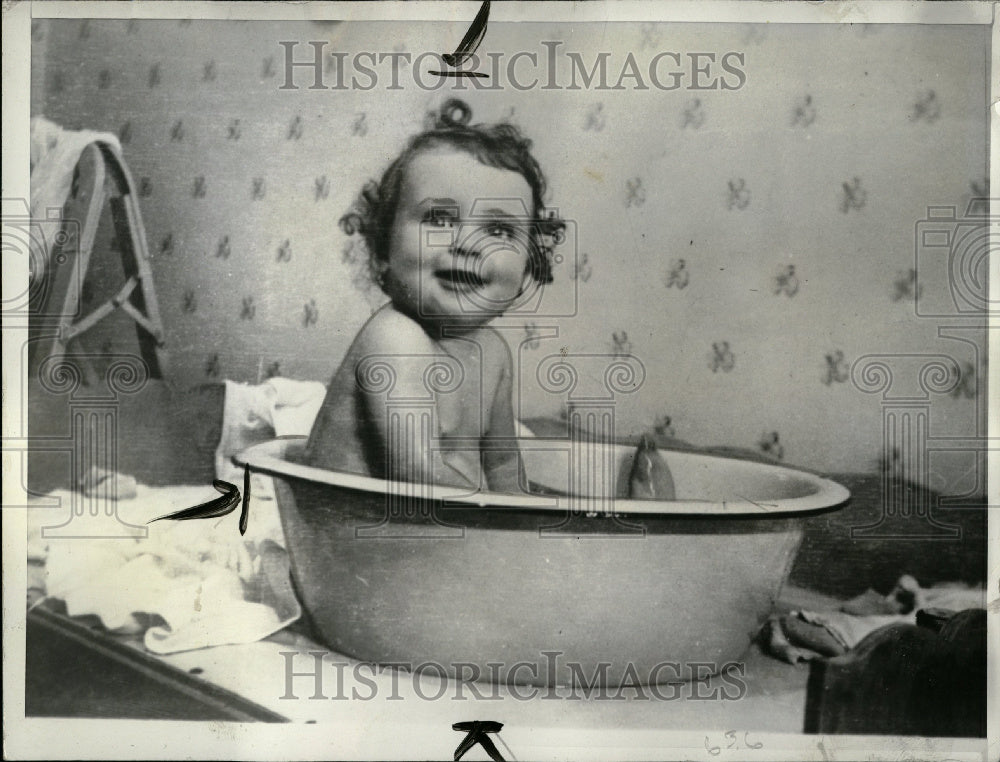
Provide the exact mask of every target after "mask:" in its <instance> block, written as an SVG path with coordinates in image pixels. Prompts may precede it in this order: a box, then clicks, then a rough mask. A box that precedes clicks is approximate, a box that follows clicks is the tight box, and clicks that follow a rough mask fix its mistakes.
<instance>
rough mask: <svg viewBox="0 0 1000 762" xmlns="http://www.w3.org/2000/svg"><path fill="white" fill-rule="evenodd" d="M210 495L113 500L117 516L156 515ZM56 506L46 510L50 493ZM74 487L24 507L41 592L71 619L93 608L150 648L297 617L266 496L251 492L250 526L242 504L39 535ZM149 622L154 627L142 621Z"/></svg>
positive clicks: (247, 637) (270, 626)
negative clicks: (125, 532)
mask: <svg viewBox="0 0 1000 762" xmlns="http://www.w3.org/2000/svg"><path fill="white" fill-rule="evenodd" d="M213 497H217V495H214V494H213V492H212V488H211V487H207V488H206V487H192V486H176V487H148V486H146V485H143V484H139V485H137V487H136V496H135V498H134V499H128V500H119V501H118V502H117V503H116V504H115V505H116V509H117V512H118V516H119V517H120V518H121V520H122V521H125V522H128V523H131V524H139V525H142V524H146V523H147V522H148V521H150V520H151V519H153V518H156V517H158V516H162V515H164V514H167V513H173V512H175V511H177V510H180V509H183V508H187V507H191V506H194V505H197V504H199V503H202V502H205V501H206V500H208V499H211V498H213ZM54 499H55V500H58V502H59V507H51V505H52V503H53V500H54ZM72 505H73V494H72V493H70V492H65V491H60V492H54V493H51V494H49V495H47V496H46V497H45V504H44V505H42V504H41V501H36V504H35V505H34V506H32V507H30V508H29V511H28V516H29V518H28V521H29V548H30V549H31V550H32V553H33V555H34V557H35V558H36V559H37V558H38V557H39V556H41V557H42V558H44V562H45V570H46V575H45V587H46V589H45V593H46V595H47V597H49V598H58V599H61V600H62V601H64V602H65V603H66V608H67V613H68V614H69V615H70V616H79V615H84V614H93V615H96V616H98V617H99V618H100V619H101V622H102V623H103V624H104V626H105V627H107V628H108V629H109V630H112V631H115V632H122V633H141V632H143V631H144V633H145V634H144V642H145V645H146V647H147V648H148V649H149V650H150V651H154V652H156V653H174V652H177V651H186V650H191V649H195V648H203V647H206V646H214V645H223V644H227V643H249V642H253V641H256V640H260V639H262V638H265V637H267V636H268V635H271V634H273V633H275V632H277V631H278V630H281V629H283V628H284V627H286V626H288V625H289V624H291V623H292V622H293V621H295V620H296V619H298V617H299V616H300V615H301V608H300V607H299V604H298V601H297V600H296V598H295V595H294V593H293V591H292V589H291V585H290V583H289V581H288V556H287V554H286V553H285V551H284V536H283V534H282V532H281V524H280V521H279V518H278V512H277V507H276V504H275V502H274V500H272V499H268V498H267V497H266V496H264V495H260V494H252V495H251V499H250V505H249V513H250V521H249V527H248V529H247V533H246V535H245V536H241V535H240V532H239V527H238V522H239V514H240V511H239V510H235V511H233V512H232V513H230V514H229V515H227V516H223V517H221V518H218V519H203V520H193V521H161V522H154V523H152V524H149V525H148V535H147V536H146V537H144V538H86V537H65V538H46V537H44V536H43V532H42V528H43V527H46V526H55V525H59V524H61V523H63V522H64V521H65V514H66V510H67V509H70V510H71V509H72V508H71V506H72ZM151 623H155V626H149V625H150V624H151Z"/></svg>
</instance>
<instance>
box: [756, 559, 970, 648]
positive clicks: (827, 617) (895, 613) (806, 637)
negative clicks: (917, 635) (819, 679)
mask: <svg viewBox="0 0 1000 762" xmlns="http://www.w3.org/2000/svg"><path fill="white" fill-rule="evenodd" d="M985 605H986V591H985V590H984V589H983V588H981V587H979V588H977V587H969V586H967V585H962V584H961V583H953V582H949V583H941V584H938V585H934V586H933V587H929V588H922V587H921V586H920V585H919V583H917V581H916V580H915V579H914V578H913V577H911V576H910V575H908V574H905V575H903V576H902V577H900V579H899V582H898V583H897V584H896V587H895V588H894V589H893V590H892V592H890V593H889V594H888V595H885V596H883V595H880V594H879V593H877V592H875V591H874V590H868V591H866V592H865V593H863V594H862V595H860V596H858V597H857V598H854V599H853V600H850V601H847V602H846V603H844V604H843V605H842V606H841V607H840V609H839V610H838V611H792V612H790V613H789V614H787V615H785V616H772V617H771V618H770V619H769V620H768V621H767V623H766V624H765V625H764V627H763V628H762V630H761V640H762V642H763V644H764V646H765V647H766V648H767V650H768V651H770V653H771V655H772V656H775V657H777V658H779V659H782V660H783V661H787V662H790V663H792V664H795V663H797V662H800V661H809V660H811V659H818V658H824V657H827V656H839V655H841V654H843V653H846V652H847V651H849V650H850V649H852V648H854V646H856V645H857V644H858V643H859V642H861V640H863V639H864V638H865V636H867V635H868V634H870V633H872V632H874V631H875V630H877V629H879V628H881V627H885V626H886V625H889V624H897V623H908V624H916V620H917V612H918V611H919V610H921V609H928V608H937V609H947V610H950V611H964V610H966V609H974V608H982V607H983V606H985Z"/></svg>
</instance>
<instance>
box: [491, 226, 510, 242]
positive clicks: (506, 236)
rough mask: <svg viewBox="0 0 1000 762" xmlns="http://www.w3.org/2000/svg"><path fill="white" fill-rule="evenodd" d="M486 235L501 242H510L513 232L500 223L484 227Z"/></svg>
mask: <svg viewBox="0 0 1000 762" xmlns="http://www.w3.org/2000/svg"><path fill="white" fill-rule="evenodd" d="M486 233H487V234H488V235H490V236H492V237H493V238H499V239H500V240H502V241H511V240H513V239H514V235H515V231H514V228H513V227H511V226H510V225H505V224H504V223H502V222H494V223H491V224H489V225H487V226H486Z"/></svg>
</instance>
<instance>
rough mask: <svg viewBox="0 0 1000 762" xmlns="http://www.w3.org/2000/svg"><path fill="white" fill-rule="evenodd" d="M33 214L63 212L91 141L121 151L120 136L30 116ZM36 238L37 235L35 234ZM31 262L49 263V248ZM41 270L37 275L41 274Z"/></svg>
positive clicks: (38, 216)
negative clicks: (72, 128)
mask: <svg viewBox="0 0 1000 762" xmlns="http://www.w3.org/2000/svg"><path fill="white" fill-rule="evenodd" d="M30 143H31V146H30V151H31V158H30V162H31V210H30V211H31V218H32V219H33V220H46V219H49V216H48V215H49V211H48V210H49V209H57V210H59V213H60V215H59V216H61V212H62V208H63V205H64V204H65V203H66V199H67V198H69V194H70V190H71V188H72V186H73V172H74V171H75V169H76V165H77V163H78V162H79V161H80V155H81V154H82V153H83V151H84V149H85V148H86V147H87V146H88V145H90V144H91V143H107V144H108V145H110V146H112V147H114V149H115V150H116V151H121V143H120V142H119V141H118V137H117V136H116V135H114V134H112V133H110V132H95V131H93V130H65V129H63V128H62V127H60V126H59V125H58V124H56V123H55V122H52V121H50V120H48V119H46V118H45V117H43V116H35V117H32V118H31V139H30ZM32 241H33V242H34V241H35V239H34V238H32ZM36 254H37V255H36V256H35V258H34V259H33V260H32V262H33V263H34V264H35V265H36V266H37V267H39V268H43V267H45V266H46V264H47V263H48V252H37V253H36ZM41 275H42V273H38V274H37V276H36V277H41Z"/></svg>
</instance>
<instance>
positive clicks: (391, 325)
mask: <svg viewBox="0 0 1000 762" xmlns="http://www.w3.org/2000/svg"><path fill="white" fill-rule="evenodd" d="M355 345H356V348H357V349H358V350H361V351H362V352H364V353H366V354H371V353H386V354H407V353H412V352H418V353H422V352H428V351H431V350H432V349H433V342H432V341H431V339H430V337H429V336H428V335H427V333H426V332H425V331H424V329H423V328H421V326H420V324H419V323H418V322H417V321H415V320H414V319H413V318H411V317H408V316H407V315H404V314H403V313H401V312H399V311H397V310H395V309H392V308H391V307H385V308H383V309H381V310H379V311H378V312H376V313H375V314H374V315H372V317H371V319H370V320H369V321H368V322H367V323H365V325H364V327H362V329H361V332H360V333H359V334H358V337H357V339H356V340H355Z"/></svg>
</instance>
